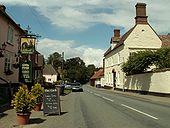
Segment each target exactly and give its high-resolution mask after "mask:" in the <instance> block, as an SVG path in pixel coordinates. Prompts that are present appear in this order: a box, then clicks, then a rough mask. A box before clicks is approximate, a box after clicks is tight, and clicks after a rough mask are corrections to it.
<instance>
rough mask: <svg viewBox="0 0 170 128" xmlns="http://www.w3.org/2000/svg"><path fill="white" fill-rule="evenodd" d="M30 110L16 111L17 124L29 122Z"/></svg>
mask: <svg viewBox="0 0 170 128" xmlns="http://www.w3.org/2000/svg"><path fill="white" fill-rule="evenodd" d="M30 115H31V112H28V113H17V122H18V124H19V125H25V124H28V123H29V118H30Z"/></svg>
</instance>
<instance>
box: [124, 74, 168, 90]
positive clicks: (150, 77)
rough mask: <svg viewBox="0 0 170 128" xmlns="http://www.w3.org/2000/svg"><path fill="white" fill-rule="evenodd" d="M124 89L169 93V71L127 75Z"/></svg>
mask: <svg viewBox="0 0 170 128" xmlns="http://www.w3.org/2000/svg"><path fill="white" fill-rule="evenodd" d="M125 87H126V89H129V90H140V91H149V92H158V93H170V71H164V72H156V73H144V74H137V75H131V76H127V78H126V82H125Z"/></svg>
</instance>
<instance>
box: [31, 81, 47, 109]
mask: <svg viewBox="0 0 170 128" xmlns="http://www.w3.org/2000/svg"><path fill="white" fill-rule="evenodd" d="M43 93H44V89H43V87H41V84H39V83H37V84H35V85H34V86H32V87H31V94H32V95H33V96H34V97H35V98H36V105H35V108H34V110H35V111H40V110H41V106H42V101H43Z"/></svg>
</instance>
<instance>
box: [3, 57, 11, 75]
mask: <svg viewBox="0 0 170 128" xmlns="http://www.w3.org/2000/svg"><path fill="white" fill-rule="evenodd" d="M9 70H11V58H10V57H9V56H8V57H6V58H5V66H4V72H7V71H9Z"/></svg>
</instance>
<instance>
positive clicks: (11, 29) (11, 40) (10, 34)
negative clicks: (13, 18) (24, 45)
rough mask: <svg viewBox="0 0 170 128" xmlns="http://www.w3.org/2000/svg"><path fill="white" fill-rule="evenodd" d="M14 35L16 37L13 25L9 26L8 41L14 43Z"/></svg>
mask: <svg viewBox="0 0 170 128" xmlns="http://www.w3.org/2000/svg"><path fill="white" fill-rule="evenodd" d="M13 37H14V29H13V28H12V27H11V26H8V33H7V42H8V43H10V44H13Z"/></svg>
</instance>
